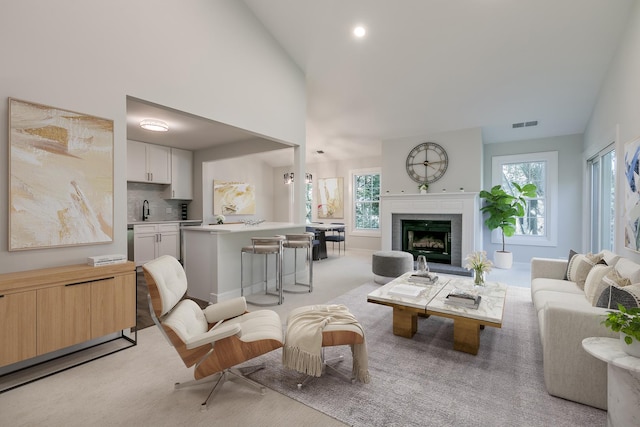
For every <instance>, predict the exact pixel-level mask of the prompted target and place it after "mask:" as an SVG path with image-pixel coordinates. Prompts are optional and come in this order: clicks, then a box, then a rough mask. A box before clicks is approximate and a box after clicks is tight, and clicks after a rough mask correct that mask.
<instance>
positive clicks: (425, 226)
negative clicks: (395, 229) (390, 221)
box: [402, 220, 451, 264]
mask: <svg viewBox="0 0 640 427" xmlns="http://www.w3.org/2000/svg"><path fill="white" fill-rule="evenodd" d="M402 250H403V251H405V252H409V253H410V254H412V255H413V259H416V258H417V257H418V255H424V256H425V257H426V258H427V262H428V261H433V262H439V263H442V264H451V221H441V220H434V221H428V220H427V221H425V220H402Z"/></svg>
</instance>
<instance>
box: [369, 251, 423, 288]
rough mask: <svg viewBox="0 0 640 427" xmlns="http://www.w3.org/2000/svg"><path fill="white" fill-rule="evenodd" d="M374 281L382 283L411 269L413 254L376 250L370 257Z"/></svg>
mask: <svg viewBox="0 0 640 427" xmlns="http://www.w3.org/2000/svg"><path fill="white" fill-rule="evenodd" d="M371 269H372V271H373V274H374V275H375V276H374V279H373V280H374V282H376V283H379V284H381V285H384V284H385V283H388V282H389V281H391V280H393V279H395V278H396V277H399V276H402V275H403V274H404V273H406V272H407V271H411V270H413V255H411V254H410V253H409V252H402V251H378V252H374V253H373V257H372V259H371Z"/></svg>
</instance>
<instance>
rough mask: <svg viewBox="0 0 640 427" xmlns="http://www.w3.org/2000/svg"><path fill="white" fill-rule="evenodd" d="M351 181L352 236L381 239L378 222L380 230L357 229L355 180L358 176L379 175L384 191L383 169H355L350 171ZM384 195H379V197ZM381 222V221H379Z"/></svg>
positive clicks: (379, 205) (379, 204)
mask: <svg viewBox="0 0 640 427" xmlns="http://www.w3.org/2000/svg"><path fill="white" fill-rule="evenodd" d="M349 174H350V180H349V193H350V197H351V221H350V222H351V227H350V228H351V232H350V234H352V235H357V236H363V237H380V236H381V232H380V229H381V227H380V223H379V222H378V229H377V230H376V229H373V228H366V229H364V228H356V202H357V201H356V192H355V179H356V176H362V175H379V176H380V190H382V173H381V168H365V169H354V170H351V171H350V173H349ZM381 196H382V194H381V193H379V197H381ZM380 202H381V201H380V198H378V212H380V207H381V203H380ZM379 220H380V219H379Z"/></svg>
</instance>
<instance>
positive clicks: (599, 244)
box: [587, 144, 616, 253]
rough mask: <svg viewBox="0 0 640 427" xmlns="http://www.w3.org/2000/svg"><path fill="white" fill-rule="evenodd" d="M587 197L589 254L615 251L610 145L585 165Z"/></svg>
mask: <svg viewBox="0 0 640 427" xmlns="http://www.w3.org/2000/svg"><path fill="white" fill-rule="evenodd" d="M587 165H588V170H589V184H590V187H591V188H590V195H591V209H590V212H591V227H590V231H591V233H590V234H591V236H590V237H591V238H590V248H591V252H593V253H596V252H600V251H601V250H603V249H608V250H610V251H613V250H614V249H615V217H616V215H615V212H616V198H615V193H616V152H615V149H614V145H613V144H612V145H610V146H609V147H607V148H605V149H604V150H602V151H601V152H599V153H598V154H597V155H595V156H594V157H592V158H591V159H589V160H588V162H587Z"/></svg>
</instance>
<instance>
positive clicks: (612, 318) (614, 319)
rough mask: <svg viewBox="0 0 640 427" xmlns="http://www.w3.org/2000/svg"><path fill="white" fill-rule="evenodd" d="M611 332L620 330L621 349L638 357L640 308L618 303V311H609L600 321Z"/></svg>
mask: <svg viewBox="0 0 640 427" xmlns="http://www.w3.org/2000/svg"><path fill="white" fill-rule="evenodd" d="M602 324H604V325H605V326H606V327H607V328H609V329H611V330H612V331H613V332H620V342H621V343H622V342H624V343H625V344H626V345H623V346H622V349H623V350H624V351H625V352H627V353H629V354H630V355H632V356H636V357H640V308H638V307H636V308H626V307H625V306H623V305H622V304H618V311H609V312H608V313H607V317H606V319H605V320H603V321H602Z"/></svg>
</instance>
